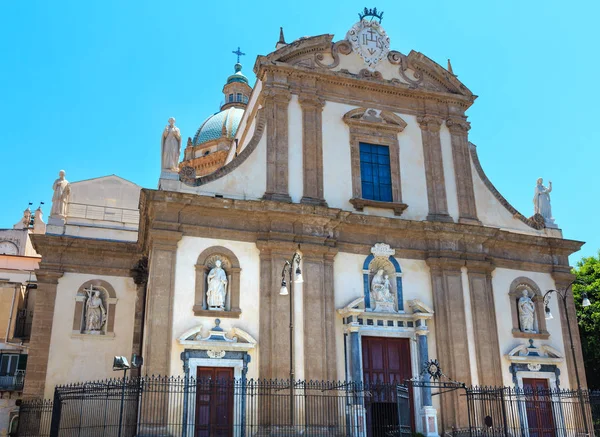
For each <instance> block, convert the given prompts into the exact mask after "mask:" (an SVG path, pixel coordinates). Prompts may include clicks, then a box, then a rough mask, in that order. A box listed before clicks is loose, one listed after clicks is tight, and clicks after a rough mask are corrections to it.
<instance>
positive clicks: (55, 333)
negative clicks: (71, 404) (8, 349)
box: [45, 273, 136, 398]
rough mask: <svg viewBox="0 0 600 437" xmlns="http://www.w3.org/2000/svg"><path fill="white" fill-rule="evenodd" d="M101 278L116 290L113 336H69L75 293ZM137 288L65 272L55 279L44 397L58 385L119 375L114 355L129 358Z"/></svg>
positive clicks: (115, 280)
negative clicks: (54, 297)
mask: <svg viewBox="0 0 600 437" xmlns="http://www.w3.org/2000/svg"><path fill="white" fill-rule="evenodd" d="M92 279H102V280H104V281H106V282H108V283H109V284H110V285H112V286H113V288H114V289H115V293H116V295H117V299H118V300H117V307H116V314H115V328H114V334H115V335H114V337H111V336H109V335H106V336H96V335H90V336H77V337H73V336H72V329H73V314H74V312H75V296H76V295H77V290H78V289H79V287H80V286H81V285H82V284H83V283H84V282H86V281H89V280H92ZM135 298H136V285H135V284H134V282H133V280H132V279H131V278H126V277H120V276H105V275H88V274H81V273H65V274H64V275H63V277H61V278H60V279H59V280H58V286H57V293H56V303H55V309H54V321H53V324H52V336H51V340H50V353H49V359H48V371H47V374H46V389H45V397H46V398H50V397H52V393H53V390H54V387H55V386H56V385H57V384H65V383H72V382H82V381H92V380H97V379H106V378H112V377H118V376H122V375H121V374H117V373H116V372H114V371H113V370H112V363H113V357H114V356H115V355H123V356H126V357H130V356H131V347H132V342H133V321H134V317H135Z"/></svg>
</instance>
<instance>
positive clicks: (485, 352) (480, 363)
mask: <svg viewBox="0 0 600 437" xmlns="http://www.w3.org/2000/svg"><path fill="white" fill-rule="evenodd" d="M467 269H468V278H469V293H470V296H471V314H472V317H473V335H474V337H475V355H476V357H477V373H478V376H479V378H478V380H479V384H480V385H487V386H501V385H503V384H502V364H501V360H500V345H499V341H498V326H497V323H496V307H495V305H494V291H493V289H492V271H493V269H494V266H492V265H491V264H490V263H487V262H478V261H467Z"/></svg>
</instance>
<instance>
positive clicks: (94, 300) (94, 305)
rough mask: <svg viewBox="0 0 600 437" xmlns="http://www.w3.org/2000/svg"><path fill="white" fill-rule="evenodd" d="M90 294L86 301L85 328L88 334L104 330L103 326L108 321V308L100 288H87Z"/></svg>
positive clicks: (86, 290)
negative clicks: (105, 305) (101, 295)
mask: <svg viewBox="0 0 600 437" xmlns="http://www.w3.org/2000/svg"><path fill="white" fill-rule="evenodd" d="M85 292H86V293H87V295H88V298H87V302H86V303H85V329H84V331H85V332H86V333H88V334H97V333H100V332H101V331H102V326H103V325H104V322H106V309H105V308H104V305H103V303H102V298H101V297H100V290H95V289H94V288H93V287H90V288H89V289H85Z"/></svg>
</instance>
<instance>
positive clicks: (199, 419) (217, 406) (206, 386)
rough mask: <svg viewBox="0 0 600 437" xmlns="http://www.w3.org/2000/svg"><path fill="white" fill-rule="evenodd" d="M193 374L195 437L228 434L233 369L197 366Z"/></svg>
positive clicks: (230, 432) (231, 420) (232, 391)
mask: <svg viewBox="0 0 600 437" xmlns="http://www.w3.org/2000/svg"><path fill="white" fill-rule="evenodd" d="M196 377H197V386H196V430H195V437H232V436H233V420H234V417H233V396H234V384H233V381H234V380H233V368H230V367H198V368H197V370H196Z"/></svg>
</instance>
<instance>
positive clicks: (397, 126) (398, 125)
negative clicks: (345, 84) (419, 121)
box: [343, 108, 407, 132]
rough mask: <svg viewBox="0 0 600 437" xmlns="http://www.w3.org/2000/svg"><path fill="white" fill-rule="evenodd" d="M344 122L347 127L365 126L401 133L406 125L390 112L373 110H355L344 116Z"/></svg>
mask: <svg viewBox="0 0 600 437" xmlns="http://www.w3.org/2000/svg"><path fill="white" fill-rule="evenodd" d="M343 119H344V122H345V123H346V124H348V125H358V126H361V125H362V126H367V127H372V128H375V129H381V128H388V129H393V130H395V131H398V132H402V131H403V130H404V128H405V127H406V126H407V123H406V122H405V121H404V120H403V119H402V118H401V117H399V116H397V115H396V114H394V113H393V112H390V111H383V110H379V109H375V108H356V109H353V110H351V111H348V112H346V114H344V117H343Z"/></svg>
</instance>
